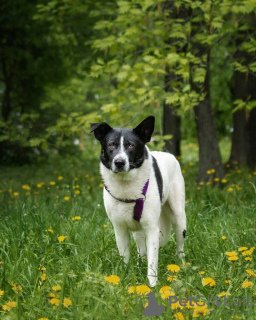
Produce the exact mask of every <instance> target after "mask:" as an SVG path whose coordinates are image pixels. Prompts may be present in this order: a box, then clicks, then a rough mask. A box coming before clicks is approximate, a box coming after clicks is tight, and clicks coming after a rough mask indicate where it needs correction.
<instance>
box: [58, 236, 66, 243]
mask: <svg viewBox="0 0 256 320" xmlns="http://www.w3.org/2000/svg"><path fill="white" fill-rule="evenodd" d="M67 237H68V236H59V237H58V240H59V242H63V241H64V240H65V239H66V238H67Z"/></svg>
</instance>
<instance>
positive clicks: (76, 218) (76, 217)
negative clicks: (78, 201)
mask: <svg viewBox="0 0 256 320" xmlns="http://www.w3.org/2000/svg"><path fill="white" fill-rule="evenodd" d="M72 220H73V221H74V220H81V217H80V216H75V217H73V218H72Z"/></svg>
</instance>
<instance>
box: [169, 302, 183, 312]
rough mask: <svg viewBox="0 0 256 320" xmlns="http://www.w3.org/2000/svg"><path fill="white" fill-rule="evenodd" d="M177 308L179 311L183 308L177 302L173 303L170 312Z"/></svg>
mask: <svg viewBox="0 0 256 320" xmlns="http://www.w3.org/2000/svg"><path fill="white" fill-rule="evenodd" d="M178 308H179V309H183V308H184V307H183V306H181V305H180V303H179V301H177V302H174V303H172V304H171V309H172V310H176V309H178Z"/></svg>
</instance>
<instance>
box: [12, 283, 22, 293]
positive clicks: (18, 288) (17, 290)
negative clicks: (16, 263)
mask: <svg viewBox="0 0 256 320" xmlns="http://www.w3.org/2000/svg"><path fill="white" fill-rule="evenodd" d="M13 290H14V291H15V292H17V293H19V292H21V291H22V286H21V285H20V284H19V285H14V286H13Z"/></svg>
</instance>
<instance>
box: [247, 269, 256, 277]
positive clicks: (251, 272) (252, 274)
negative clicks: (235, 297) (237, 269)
mask: <svg viewBox="0 0 256 320" xmlns="http://www.w3.org/2000/svg"><path fill="white" fill-rule="evenodd" d="M245 271H246V272H247V273H248V274H249V276H256V274H255V272H254V271H252V270H251V269H246V270H245Z"/></svg>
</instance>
